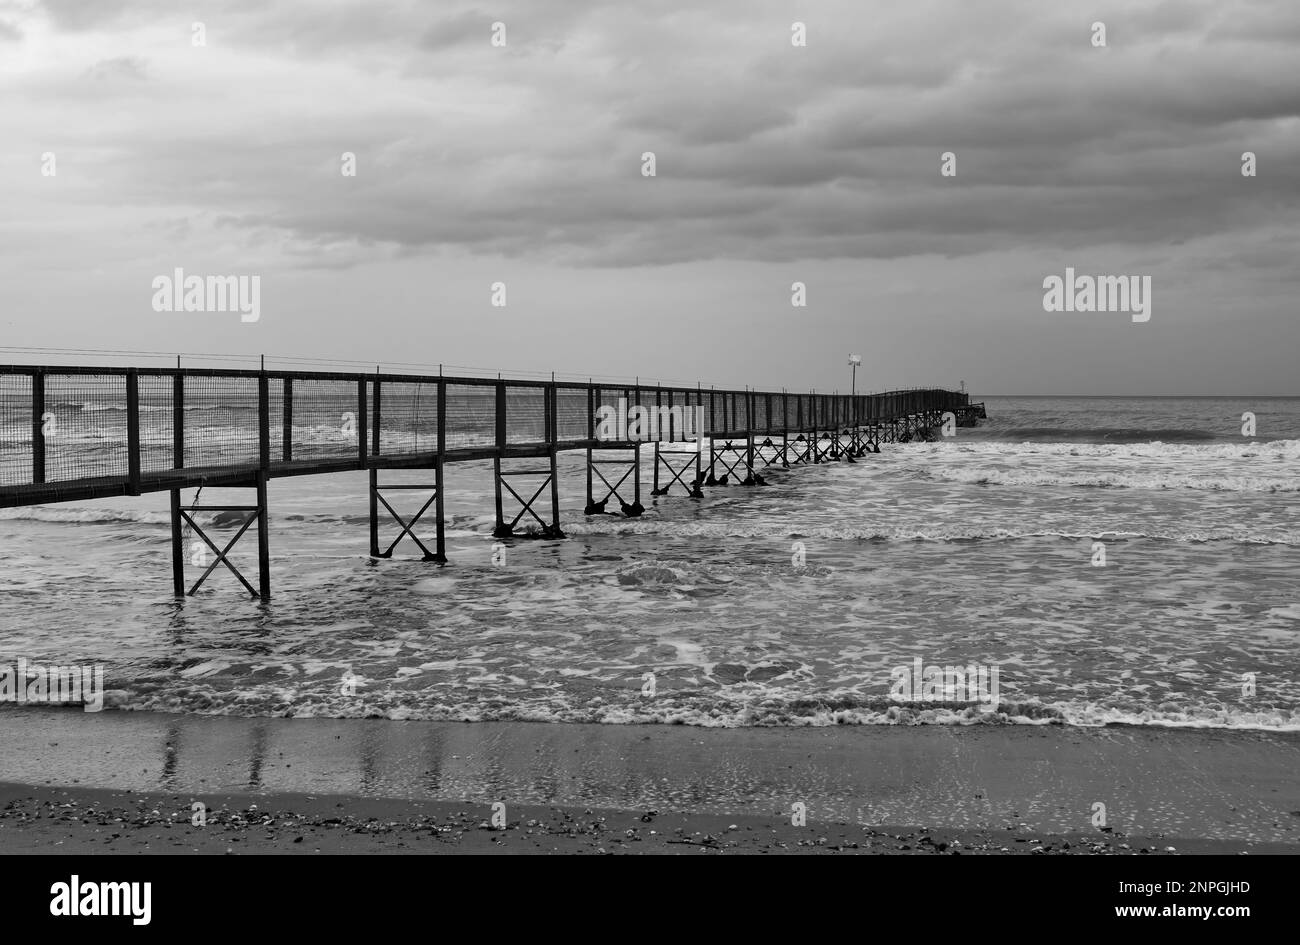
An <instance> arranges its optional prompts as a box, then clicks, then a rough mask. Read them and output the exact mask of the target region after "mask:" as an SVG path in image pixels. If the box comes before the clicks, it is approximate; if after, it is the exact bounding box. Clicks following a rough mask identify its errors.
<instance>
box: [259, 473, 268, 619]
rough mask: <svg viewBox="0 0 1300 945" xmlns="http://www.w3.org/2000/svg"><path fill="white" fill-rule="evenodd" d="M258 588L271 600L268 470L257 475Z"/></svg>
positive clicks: (263, 596)
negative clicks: (267, 511) (267, 506)
mask: <svg viewBox="0 0 1300 945" xmlns="http://www.w3.org/2000/svg"><path fill="white" fill-rule="evenodd" d="M257 588H258V596H259V597H261V598H262V600H270V599H271V523H270V522H269V521H268V520H267V515H266V470H262V471H261V472H259V473H258V474H257Z"/></svg>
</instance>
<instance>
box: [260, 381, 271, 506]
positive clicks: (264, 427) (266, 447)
mask: <svg viewBox="0 0 1300 945" xmlns="http://www.w3.org/2000/svg"><path fill="white" fill-rule="evenodd" d="M257 465H258V468H259V469H260V470H261V471H262V472H266V470H268V469H270V468H271V394H270V384H269V382H268V381H267V379H266V372H265V371H261V372H260V373H259V374H258V375H257ZM260 481H261V480H260V478H259V482H260Z"/></svg>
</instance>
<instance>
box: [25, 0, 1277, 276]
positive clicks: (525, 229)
mask: <svg viewBox="0 0 1300 945" xmlns="http://www.w3.org/2000/svg"><path fill="white" fill-rule="evenodd" d="M1069 6H1071V5H1056V4H1053V5H1044V4H1042V3H1037V2H1029V0H1006V2H1002V3H988V4H985V3H980V4H962V5H958V6H955V7H954V6H953V5H952V4H951V3H948V4H938V3H932V2H925V0H919V2H917V3H915V4H908V5H900V6H898V7H891V8H886V9H883V10H881V11H879V12H877V13H876V14H875V15H871V13H872V12H874V11H872V10H868V9H867V8H863V7H861V6H859V5H856V4H851V3H840V4H834V3H830V4H823V5H818V6H816V7H815V8H812V9H809V10H808V11H806V12H802V13H792V12H791V10H790V8H789V7H788V6H787V5H785V4H782V3H777V2H770V3H759V4H723V5H719V6H718V7H716V8H713V7H710V8H702V7H700V6H699V5H697V4H686V3H679V4H662V5H661V4H656V5H652V6H650V7H637V6H628V7H627V8H625V9H623V8H620V9H617V10H614V9H611V8H609V7H606V6H604V5H601V4H587V3H571V2H560V0H542V2H530V3H528V4H503V5H502V7H501V8H498V7H496V6H495V5H494V6H492V7H491V8H490V9H489V8H488V7H485V6H483V5H480V4H477V3H470V4H462V5H448V4H443V3H438V4H426V3H405V4H403V3H394V4H384V5H383V6H382V7H379V6H372V5H369V4H364V3H360V2H357V3H341V4H331V5H328V6H322V5H320V4H314V3H287V2H286V3H276V4H270V5H267V4H260V3H242V2H241V3H233V4H230V3H228V4H217V5H215V6H213V7H211V8H205V9H204V10H203V11H202V12H186V13H185V14H184V15H183V16H181V15H180V14H179V13H178V12H177V11H176V10H175V7H174V6H173V5H171V4H163V3H151V2H144V0H141V2H131V0H111V2H94V3H89V2H87V3H74V2H72V0H47V2H46V3H45V4H44V6H43V8H44V9H45V11H47V13H48V17H49V19H48V22H49V23H50V24H52V25H53V26H54V27H55V28H56V29H57V30H61V31H66V32H69V33H72V34H77V35H85V34H91V33H97V34H102V37H103V38H105V39H106V40H107V41H108V42H109V44H110V45H112V46H113V47H115V48H117V49H118V55H116V56H112V57H100V58H99V59H98V60H97V61H96V62H92V63H87V64H86V65H85V66H84V67H83V71H86V72H87V73H88V74H90V75H96V76H101V75H119V76H122V75H132V74H134V75H136V76H139V75H141V74H142V71H141V69H140V68H139V64H140V63H141V62H143V57H144V56H145V55H146V54H147V53H148V52H149V51H150V49H152V47H148V46H147V40H146V38H145V34H146V32H147V31H148V30H154V31H156V30H157V29H158V28H159V24H160V23H166V22H168V21H167V20H166V19H165V18H168V17H170V18H172V19H176V21H177V29H178V30H179V31H180V36H179V40H178V44H177V45H178V48H179V49H180V51H179V52H178V51H177V50H171V51H170V53H169V55H170V56H171V58H170V59H169V60H167V61H166V62H165V63H162V64H155V63H154V62H153V58H152V56H151V57H150V61H151V70H150V73H151V82H150V84H151V87H152V88H154V89H156V102H155V103H153V104H152V105H150V103H149V102H148V101H147V100H145V101H141V100H140V97H139V93H138V92H135V93H131V94H132V95H134V96H136V97H135V98H134V99H131V100H129V101H128V100H127V99H123V107H124V114H125V115H126V120H124V121H123V123H122V124H121V126H120V127H107V128H106V127H102V126H100V125H98V124H96V125H94V127H93V131H87V132H86V133H85V140H84V143H85V146H86V147H91V146H92V145H93V146H94V147H96V148H98V149H99V157H98V159H97V164H96V165H95V166H94V167H93V168H88V169H87V171H86V173H87V174H89V175H92V176H93V177H94V178H95V179H96V180H97V181H99V182H100V184H101V185H102V194H101V195H100V197H99V198H97V196H96V192H95V191H93V190H87V191H85V192H82V193H80V194H79V195H78V199H80V200H84V201H94V200H96V199H108V197H109V195H111V199H112V200H115V201H126V202H127V204H128V205H129V206H136V207H140V208H148V209H150V210H158V211H162V210H170V209H174V208H176V207H179V206H186V207H198V208H199V209H200V210H204V211H206V212H209V213H211V214H215V215H219V216H220V217H221V219H223V220H224V221H226V223H227V225H229V226H236V227H237V226H246V227H249V228H250V229H256V230H257V231H258V232H259V233H265V232H274V231H279V232H281V233H282V234H283V236H284V238H285V239H286V240H289V241H298V242H301V243H303V244H305V245H319V244H322V243H331V244H340V243H342V244H346V243H349V242H351V243H354V244H355V245H356V246H357V247H373V246H376V245H388V246H390V247H393V248H394V249H397V250H409V249H419V248H428V247H436V246H452V247H462V248H465V249H468V250H470V251H473V252H480V253H505V254H508V255H530V256H538V257H541V258H553V259H559V260H564V261H568V262H577V263H582V264H587V265H625V264H629V263H643V264H645V263H649V264H656V263H668V262H678V261H684V260H692V259H705V258H712V257H718V258H740V259H761V260H787V259H797V258H804V257H808V256H813V257H825V258H840V257H850V258H851V257H882V258H894V257H897V256H902V255H910V254H915V253H939V254H946V255H960V254H965V253H972V252H979V251H983V250H988V249H995V248H1013V247H1016V246H1034V247H1040V246H1043V245H1056V246H1062V247H1074V246H1080V245H1087V244H1091V243H1108V244H1114V243H1120V244H1124V243H1131V244H1143V245H1157V246H1159V245H1167V244H1171V243H1174V242H1176V241H1181V240H1187V239H1190V238H1195V237H1198V236H1199V237H1204V236H1207V235H1213V234H1224V235H1225V236H1231V235H1232V234H1236V233H1239V232H1241V231H1246V230H1250V229H1252V228H1256V229H1257V228H1266V227H1270V226H1279V227H1283V228H1286V227H1291V226H1294V222H1293V221H1294V215H1295V210H1296V207H1297V200H1298V196H1297V195H1300V133H1298V131H1297V128H1300V125H1298V124H1297V122H1296V116H1298V115H1300V89H1298V88H1297V85H1296V83H1295V82H1294V81H1292V77H1293V75H1294V66H1293V65H1292V64H1293V63H1294V61H1296V58H1297V56H1296V53H1297V51H1298V48H1300V31H1298V30H1297V24H1300V13H1296V12H1293V11H1292V10H1289V9H1282V10H1280V9H1279V8H1278V5H1276V4H1269V5H1264V4H1238V5H1234V6H1233V7H1232V8H1231V10H1232V11H1233V12H1225V8H1223V7H1221V6H1219V5H1217V4H1214V3H1208V2H1193V3H1182V2H1180V3H1154V4H1129V3H1125V4H1118V3H1116V4H1098V5H1097V8H1096V9H1095V10H1089V11H1088V12H1087V13H1086V15H1083V14H1080V13H1078V12H1077V11H1075V12H1071V11H1070V10H1069V9H1067V8H1068V7H1069ZM1297 9H1300V8H1297ZM796 16H801V17H803V18H804V19H805V21H806V22H807V24H808V36H809V39H808V43H809V45H808V47H807V48H803V49H796V48H793V47H791V45H790V42H789V36H790V22H791V20H792V19H794V18H795V17H796ZM191 18H192V19H195V20H203V21H204V22H206V24H207V25H208V29H209V35H210V37H212V38H211V39H210V43H209V48H208V49H205V50H203V51H202V52H201V53H196V54H192V55H191V54H190V53H188V51H186V50H184V48H183V47H184V46H185V44H186V43H188V29H189V23H188V21H189V19H191ZM498 19H499V20H502V21H504V22H505V23H506V24H507V28H508V35H509V45H508V47H507V48H505V49H494V48H492V47H491V46H490V44H489V38H490V35H491V24H492V22H493V21H494V20H498ZM1094 19H1096V20H1102V21H1105V22H1107V28H1108V40H1109V45H1108V47H1107V48H1106V49H1095V48H1093V47H1092V46H1091V44H1090V42H1089V35H1090V32H1089V30H1090V26H1091V23H1092V21H1093V20H1094ZM153 41H154V42H156V41H157V40H156V38H155V39H154V40H153ZM138 47H139V48H138ZM199 56H206V57H207V58H206V59H200V58H198V57H199ZM286 76H291V78H286ZM205 87H206V89H207V91H208V93H209V94H207V95H205V94H204V91H205ZM178 89H188V92H187V93H182V92H180V91H178ZM25 92H26V94H27V95H29V96H30V100H32V101H35V102H42V101H43V102H47V103H49V104H50V105H51V106H52V107H54V109H55V111H54V113H55V114H59V115H61V116H62V119H63V120H64V124H65V126H66V127H69V128H75V127H77V125H78V122H77V112H78V107H79V106H78V103H77V101H76V100H75V94H76V93H75V92H70V91H69V88H68V86H67V85H66V84H62V83H57V82H55V81H54V80H50V84H49V85H47V86H44V87H42V86H40V85H37V86H36V87H32V88H29V89H26V90H25ZM121 94H123V95H125V94H127V93H126V92H125V91H123V92H122V93H121ZM186 94H190V95H197V96H199V98H191V99H190V100H188V101H187V100H186V98H185V95H186ZM95 101H96V100H95V99H93V98H87V99H86V101H85V107H86V108H92V107H97V106H95V105H94V102H95ZM132 103H133V104H132ZM129 104H130V105H131V109H127V105H129ZM187 109H188V111H186V110H187ZM196 115H199V116H201V117H202V119H203V120H201V121H200V120H196V118H195V116H196ZM214 129H215V130H214ZM106 135H107V136H109V140H105V136H106ZM1247 150H1250V151H1255V152H1256V153H1257V154H1258V155H1259V161H1260V168H1261V172H1260V176H1259V177H1257V178H1255V179H1252V180H1245V179H1243V178H1242V177H1241V175H1240V173H1239V167H1240V156H1241V153H1242V152H1243V151H1247ZM343 151H350V152H353V153H355V154H356V155H357V156H358V161H359V168H360V172H359V175H358V176H357V177H356V178H355V179H343V178H341V177H340V175H339V170H338V167H339V155H340V153H341V152H343ZM645 151H653V152H655V154H656V156H657V162H658V176H657V177H656V178H654V179H646V178H643V177H642V176H641V174H640V164H641V155H642V153H643V152H645ZM944 151H953V152H955V153H956V154H957V164H958V176H957V177H956V178H955V179H947V178H943V177H941V176H940V174H939V165H940V154H941V153H942V152H944ZM334 260H335V261H334V262H333V263H332V264H344V263H341V262H340V261H339V257H337V256H336V257H334Z"/></svg>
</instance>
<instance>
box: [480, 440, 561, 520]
mask: <svg viewBox="0 0 1300 945" xmlns="http://www.w3.org/2000/svg"><path fill="white" fill-rule="evenodd" d="M549 458H550V465H549V466H548V468H546V469H515V470H510V471H508V472H507V471H503V470H502V469H501V460H500V458H499V457H498V458H497V459H496V460H495V465H494V471H495V473H496V477H495V478H496V500H497V526H496V528H495V529H493V531H492V537H493V538H513V537H515V526H516V525H518V524H519V522H520V520H522V519H523V517H524V516H525V515H531V516H532V518H533V520H534V521H535V522H537V524H538V526H540V528H541V537H543V538H563V537H565V536H564V532H563V531H562V530H561V529H560V492H559V470H558V468H557V465H556V454H555V450H554V449H551V450H550V451H549ZM507 476H542V477H544V478H543V479H542V484H541V485H540V486H538V487H537V489H536V490H535V491H534V492H533V494H532V495H531V496H529V497H528V498H527V499H525V498H524V497H523V496H522V495H520V494H519V493H518V492H516V491H515V490H514V487H513V486H511V485H510V483H509V482H508V481H507V480H506V477H507ZM547 486H550V488H551V520H550V521H549V522H547V521H545V520H544V519H543V518H542V517H541V516H540V515H538V514H537V511H536V509H535V508H534V506H535V505H536V503H537V500H538V499H539V498H541V495H542V493H543V492H545V491H546V487H547ZM502 489H505V491H506V492H509V493H510V494H511V495H512V496H514V498H515V501H516V502H518V503H519V506H520V508H519V514H518V515H516V516H515V517H514V518H513V519H511V520H510V521H509V522H507V521H506V520H505V515H504V514H503V511H502V506H501V490H502Z"/></svg>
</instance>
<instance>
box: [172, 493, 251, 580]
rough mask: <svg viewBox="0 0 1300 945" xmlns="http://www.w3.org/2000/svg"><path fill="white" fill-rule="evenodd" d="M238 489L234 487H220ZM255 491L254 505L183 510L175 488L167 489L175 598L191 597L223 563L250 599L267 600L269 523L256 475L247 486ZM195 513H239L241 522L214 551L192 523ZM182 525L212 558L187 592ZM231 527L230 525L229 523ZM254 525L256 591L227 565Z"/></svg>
mask: <svg viewBox="0 0 1300 945" xmlns="http://www.w3.org/2000/svg"><path fill="white" fill-rule="evenodd" d="M223 488H238V487H223ZM251 488H253V489H254V490H255V492H256V496H257V504H256V505H205V506H198V505H194V506H191V507H190V508H188V509H187V508H184V507H183V506H182V505H181V494H180V490H179V489H173V490H171V492H172V495H171V511H172V587H173V590H175V591H176V592H177V594H178V595H183V596H189V597H193V596H194V594H195V593H196V592H197V591H198V589H199V588H200V587H202V586H203V582H204V581H206V580H207V579H208V578H209V576H211V574H212V572H213V571H215V570H216V569H217V565H219V564H224V565H225V566H226V569H227V570H228V571H230V573H231V574H233V575H234V576H235V577H236V578H237V579H238V581H239V583H240V584H242V585H243V586H244V590H246V591H248V593H249V595H250V596H252V597H256V598H260V599H261V600H268V599H270V597H271V540H270V521H269V519H268V517H267V500H266V474H265V473H264V472H259V473H258V475H257V478H256V479H255V480H254V481H253V483H252V484H251ZM195 512H225V513H231V512H241V513H244V514H243V520H242V521H240V522H239V529H238V531H236V532H235V534H234V535H233V536H232V537H231V538H230V540H229V541H227V542H226V545H225V547H224V548H218V547H217V545H216V542H214V541H213V540H212V539H211V538H210V537H209V536H208V534H207V533H206V532H205V531H204V530H203V528H202V527H201V526H200V525H199V524H198V523H197V522H196V521H194V513H195ZM182 523H184V525H187V526H189V528H190V531H191V533H192V534H193V535H195V536H197V537H198V538H200V539H202V541H203V543H204V544H205V545H207V546H208V548H210V549H211V550H212V553H213V554H214V555H216V558H215V559H214V560H213V561H212V563H211V564H209V565H208V566H207V569H206V570H205V571H204V572H203V573H202V574H201V575H199V579H198V580H197V581H195V582H194V586H193V587H191V588H190V589H189V590H188V591H186V590H185V557H186V551H187V550H188V549H186V547H185V538H184V533H183V531H182ZM231 524H233V522H232V523H231ZM254 524H256V525H257V584H258V586H257V587H256V588H254V587H253V585H252V584H250V583H249V582H248V580H247V579H246V578H245V577H244V575H243V574H241V573H240V571H239V569H238V568H236V567H235V566H234V564H233V563H231V561H230V558H229V554H230V551H231V549H232V548H234V547H235V544H236V543H237V542H238V541H239V539H241V538H243V537H244V533H245V532H246V531H248V530H249V528H251V527H252V526H253V525H254Z"/></svg>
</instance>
